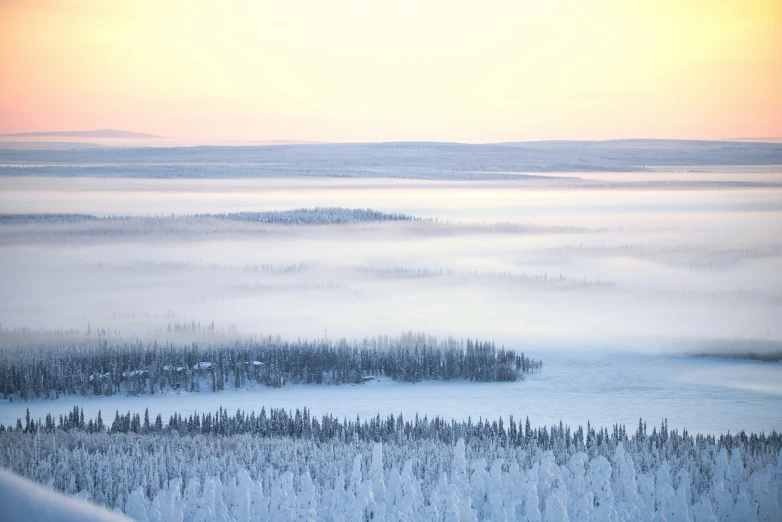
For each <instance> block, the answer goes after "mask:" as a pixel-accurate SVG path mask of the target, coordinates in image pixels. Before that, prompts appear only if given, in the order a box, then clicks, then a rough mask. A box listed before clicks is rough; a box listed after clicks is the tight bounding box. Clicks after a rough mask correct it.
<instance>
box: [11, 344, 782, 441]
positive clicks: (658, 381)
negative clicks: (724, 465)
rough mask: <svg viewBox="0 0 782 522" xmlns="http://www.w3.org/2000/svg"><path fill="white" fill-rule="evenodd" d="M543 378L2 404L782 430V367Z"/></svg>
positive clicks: (22, 408)
mask: <svg viewBox="0 0 782 522" xmlns="http://www.w3.org/2000/svg"><path fill="white" fill-rule="evenodd" d="M528 354H531V355H533V356H536V357H542V359H543V362H544V366H543V369H542V370H541V371H540V372H538V373H536V374H533V375H531V376H528V377H527V379H526V380H524V381H519V382H515V383H474V382H462V381H450V382H443V381H434V382H432V381H429V382H422V383H416V384H404V383H397V382H392V381H391V380H390V379H380V380H379V381H377V382H369V383H367V384H362V385H340V386H330V385H301V386H292V387H284V388H279V389H273V388H266V387H263V386H260V387H254V388H252V389H239V390H232V389H226V390H224V391H222V392H219V393H212V392H202V393H185V392H181V393H176V392H174V393H168V394H160V393H157V394H155V395H152V396H148V395H144V396H135V397H132V396H126V397H118V396H115V397H97V398H85V397H80V396H72V397H68V396H65V397H61V398H60V399H57V400H48V401H47V400H35V401H28V402H25V401H17V402H0V423H3V424H5V425H6V426H12V425H15V423H16V420H17V419H24V418H25V415H26V410H27V409H28V408H29V409H30V413H31V417H32V418H33V419H34V420H35V419H43V418H44V417H45V416H46V414H47V413H53V414H54V416H55V417H57V416H59V415H60V414H64V415H67V414H68V413H69V412H71V411H72V410H73V406H74V405H79V406H81V407H83V408H84V414H85V416H87V417H89V418H94V417H96V416H97V413H98V411H99V410H100V411H101V412H102V415H103V417H104V419H107V420H109V421H110V420H111V419H113V418H114V413H115V411H117V410H119V412H120V413H122V414H124V413H127V412H128V411H129V412H131V413H139V414H142V415H143V413H144V410H145V409H146V408H149V414H150V416H151V417H152V418H154V417H155V416H156V415H157V414H158V413H160V414H162V415H163V418H164V419H165V420H166V421H167V420H168V418H169V416H171V415H172V414H174V413H180V414H182V415H190V414H192V413H193V412H198V413H209V412H212V413H213V412H215V411H217V409H218V408H220V407H223V408H224V409H226V410H228V411H229V412H231V413H233V412H235V411H236V410H237V409H241V410H244V411H246V412H247V413H248V414H249V413H250V412H251V411H255V412H256V413H257V412H260V410H261V408H262V407H265V408H267V409H269V408H272V407H273V408H286V409H291V410H295V409H296V408H299V409H301V408H303V407H307V408H309V409H310V410H311V411H312V413H313V414H314V415H318V416H319V415H323V414H333V415H335V416H337V417H339V418H343V417H347V418H349V419H350V418H355V416H356V415H359V416H360V417H361V418H362V419H364V418H371V417H374V416H375V415H376V414H378V413H379V414H380V415H381V416H385V415H388V414H395V415H396V414H399V413H400V412H401V413H403V414H404V415H405V417H407V418H412V417H413V416H414V415H415V414H416V413H418V414H419V416H422V417H423V416H424V415H427V416H429V417H430V418H431V417H434V416H436V415H439V416H441V417H444V418H446V419H451V418H453V419H456V420H466V419H467V418H468V417H470V418H472V419H473V420H474V421H477V420H478V419H479V418H483V419H492V420H494V419H497V418H499V417H504V418H506V419H507V417H508V415H513V416H514V417H515V418H516V419H523V418H524V417H527V416H528V417H529V418H530V422H531V423H532V424H533V426H550V425H552V424H558V423H559V421H560V420H561V421H563V422H566V423H567V424H570V425H572V426H574V427H575V426H578V425H582V426H586V424H587V421H589V422H590V423H591V424H592V425H593V426H604V427H610V426H612V425H613V424H616V423H619V424H625V425H627V426H628V429H632V427H633V426H635V425H637V423H638V419H639V417H642V418H644V420H647V421H648V422H650V423H651V424H659V422H660V420H661V419H663V418H667V419H668V423H669V426H670V427H671V428H672V429H680V430H681V429H683V428H686V429H687V430H688V431H690V432H691V433H704V434H712V435H719V434H721V433H727V432H728V431H730V432H731V433H737V432H739V431H741V430H745V431H746V432H748V433H749V432H756V433H760V432H766V433H770V432H771V431H772V430H776V431H778V432H779V431H782V415H780V412H782V364H780V363H761V362H754V361H741V360H724V359H711V358H700V357H683V356H662V355H651V354H629V353H623V352H605V353H600V352H593V351H591V350H589V351H585V352H569V351H564V352H563V351H560V350H550V351H546V352H545V353H542V354H536V353H535V352H528Z"/></svg>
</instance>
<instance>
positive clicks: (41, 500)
mask: <svg viewBox="0 0 782 522" xmlns="http://www.w3.org/2000/svg"><path fill="white" fill-rule="evenodd" d="M0 519H2V520H8V521H16V520H19V521H21V520H23V521H25V522H50V521H52V520H58V521H60V522H70V521H74V522H76V521H80V522H89V521H95V522H100V521H105V522H112V521H114V522H116V521H122V520H128V519H127V518H125V517H124V516H122V515H117V514H114V513H110V512H109V511H106V510H104V509H101V508H99V507H97V506H94V505H92V504H90V503H88V502H86V501H84V500H79V499H76V498H69V497H66V496H65V495H62V494H60V493H55V492H54V491H49V490H47V489H45V488H43V487H41V486H39V485H38V484H35V483H33V482H30V481H29V480H27V479H25V478H22V477H20V476H18V475H14V474H13V473H10V472H8V471H6V470H4V469H2V468H0Z"/></svg>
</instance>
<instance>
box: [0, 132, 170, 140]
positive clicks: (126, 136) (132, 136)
mask: <svg viewBox="0 0 782 522" xmlns="http://www.w3.org/2000/svg"><path fill="white" fill-rule="evenodd" d="M163 137H165V136H155V135H154V134H144V133H142V132H131V131H126V130H116V129H98V130H90V131H54V132H18V133H15V134H0V138H101V139H107V138H114V139H123V140H148V139H160V138H163Z"/></svg>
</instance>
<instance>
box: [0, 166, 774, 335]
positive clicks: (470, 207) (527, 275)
mask: <svg viewBox="0 0 782 522" xmlns="http://www.w3.org/2000/svg"><path fill="white" fill-rule="evenodd" d="M688 174H689V173H682V174H681V176H685V175H688ZM599 175H603V174H602V173H600V174H596V175H595V176H599ZM702 176H703V175H701V177H702ZM714 176H715V177H718V178H719V179H721V180H725V179H728V180H735V179H740V176H741V175H736V174H733V175H726V174H719V175H716V174H715V175H714ZM536 183H537V184H534V183H531V182H523V183H519V184H514V183H512V182H501V181H495V182H426V181H410V180H407V181H399V180H395V181H393V180H354V179H345V180H340V179H327V180H323V179H319V180H275V179H265V180H231V181H226V180H220V181H217V180H133V179H79V178H72V179H57V178H46V179H36V178H0V213H4V214H11V213H59V212H68V213H71V212H75V213H88V214H95V215H137V216H149V215H168V216H170V215H171V214H172V213H174V214H177V215H185V214H195V213H206V212H209V213H216V212H238V211H261V210H279V209H291V208H299V207H315V206H320V207H327V206H342V207H350V208H356V207H361V208H372V209H375V210H380V211H384V212H398V213H405V214H410V215H413V216H415V217H424V218H429V217H433V218H438V219H439V220H440V222H438V223H433V222H371V223H360V224H352V225H317V226H282V225H268V224H265V225H260V224H242V225H241V226H238V225H237V226H236V227H233V228H222V227H216V228H215V229H214V230H209V231H198V230H191V229H189V228H187V224H186V223H185V225H183V226H182V227H180V228H177V229H176V230H175V231H173V232H172V230H174V229H168V228H165V227H162V228H155V227H152V226H147V225H144V223H146V222H144V221H143V220H130V221H128V222H127V223H124V224H122V225H116V224H115V225H111V224H109V225H105V227H106V229H105V233H103V232H101V233H96V232H95V229H94V225H90V226H91V227H93V228H90V229H89V233H86V232H85V230H87V229H86V228H84V226H82V225H79V224H58V225H52V224H46V223H44V224H32V225H30V224H27V225H24V226H21V225H13V224H2V225H0V326H2V328H3V329H7V328H15V327H30V328H39V329H47V330H52V329H57V328H61V329H69V328H79V329H86V327H87V324H88V323H89V324H90V325H91V327H92V328H106V329H107V330H119V331H120V333H121V334H122V335H140V336H145V337H151V336H157V337H160V336H161V335H162V336H165V335H166V334H167V332H168V326H169V324H171V325H175V324H176V323H180V324H181V323H191V322H192V321H195V322H196V323H201V324H204V325H205V324H208V323H210V322H212V321H214V322H215V324H218V325H223V326H230V325H235V326H237V327H238V328H239V330H240V331H241V332H242V333H244V334H257V333H268V334H280V335H283V336H285V337H292V338H297V337H322V336H323V335H328V337H329V338H336V337H343V336H345V337H363V336H365V335H369V336H373V335H380V334H397V333H399V332H400V331H402V330H420V331H426V332H428V333H432V334H437V335H446V336H447V335H453V336H479V337H481V338H484V339H486V338H490V339H494V340H496V341H497V342H502V343H505V344H508V345H514V344H519V343H522V342H530V341H534V340H536V339H540V340H546V341H547V342H560V341H561V342H563V343H565V344H568V345H571V346H573V345H581V344H590V343H600V342H603V341H605V342H611V343H613V344H616V343H620V342H621V343H623V344H622V346H623V347H626V348H629V349H632V348H640V347H647V348H648V347H649V346H652V347H660V346H662V345H661V344H659V343H658V341H655V340H670V339H678V338H689V339H700V338H707V339H710V338H753V339H777V340H778V339H782V328H781V327H780V324H782V275H780V274H782V189H780V188H763V189H760V188H735V187H733V188H714V187H712V188H708V189H693V188H679V189H675V190H674V189H665V190H662V189H659V188H639V187H635V188H632V189H628V188H594V187H593V188H566V187H565V186H563V185H552V186H549V185H547V184H546V183H547V181H546V180H542V181H537V182H536ZM442 221H446V222H445V223H443V222H442ZM505 222H512V223H517V224H525V225H526V224H532V225H538V226H537V227H518V226H517V227H515V228H514V227H505V228H503V226H501V225H492V226H489V225H488V224H492V223H493V224H497V223H505ZM99 226H101V227H103V226H104V225H103V224H99ZM563 227H572V228H563ZM100 230H104V229H100ZM650 339H651V340H652V341H651V342H650V341H649V340H650ZM644 340H646V341H644ZM659 342H660V343H662V342H663V341H659ZM656 343H657V344H656Z"/></svg>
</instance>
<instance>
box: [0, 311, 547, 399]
mask: <svg viewBox="0 0 782 522" xmlns="http://www.w3.org/2000/svg"><path fill="white" fill-rule="evenodd" d="M193 327H194V328H195V325H193ZM213 327H214V325H210V326H207V328H206V329H207V330H209V329H210V328H213ZM541 367H542V362H541V361H536V360H533V359H531V358H529V357H525V355H524V354H523V353H518V354H517V353H516V352H515V351H514V350H512V349H505V348H504V347H500V348H497V347H496V346H495V345H494V343H492V342H486V341H484V342H481V341H478V340H475V341H473V340H472V339H467V340H466V341H464V340H459V341H457V340H454V339H447V340H443V341H438V340H437V339H436V338H434V337H431V336H430V337H427V336H425V335H423V334H413V333H409V334H406V335H403V336H401V337H400V338H398V339H389V338H387V337H382V338H372V339H366V340H364V341H362V342H360V343H359V342H353V343H348V342H347V341H345V340H342V341H339V342H337V343H332V342H327V341H312V342H310V341H296V342H284V341H281V340H279V339H275V338H271V337H269V338H264V339H260V340H257V341H247V342H238V341H237V342H235V343H225V344H218V345H212V344H206V345H198V344H196V343H193V344H192V345H171V344H158V343H157V342H152V343H142V342H140V341H139V342H136V343H132V344H130V343H111V344H109V342H108V341H103V342H101V341H100V340H98V342H97V343H84V344H78V345H77V344H72V345H68V344H65V345H60V346H57V345H55V346H52V345H45V346H38V347H34V346H30V345H27V344H22V345H17V346H14V347H4V346H0V390H2V392H3V397H4V398H11V399H14V398H16V399H19V398H21V399H34V398H54V397H59V396H60V394H79V395H113V394H117V393H132V394H143V393H149V394H154V393H165V392H167V391H172V390H184V391H188V392H198V391H221V390H224V389H225V388H226V387H228V388H234V389H238V388H240V387H243V386H246V385H247V384H263V385H266V386H272V387H280V386H283V385H290V384H313V383H314V384H343V383H353V384H358V383H361V382H363V381H365V380H367V379H372V378H374V377H376V376H387V377H390V378H392V379H394V380H399V381H404V382H418V381H422V380H436V379H443V380H451V379H462V380H466V381H478V382H491V381H515V380H517V379H521V378H523V376H524V374H525V373H529V372H534V371H537V370H539V369H540V368H541Z"/></svg>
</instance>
